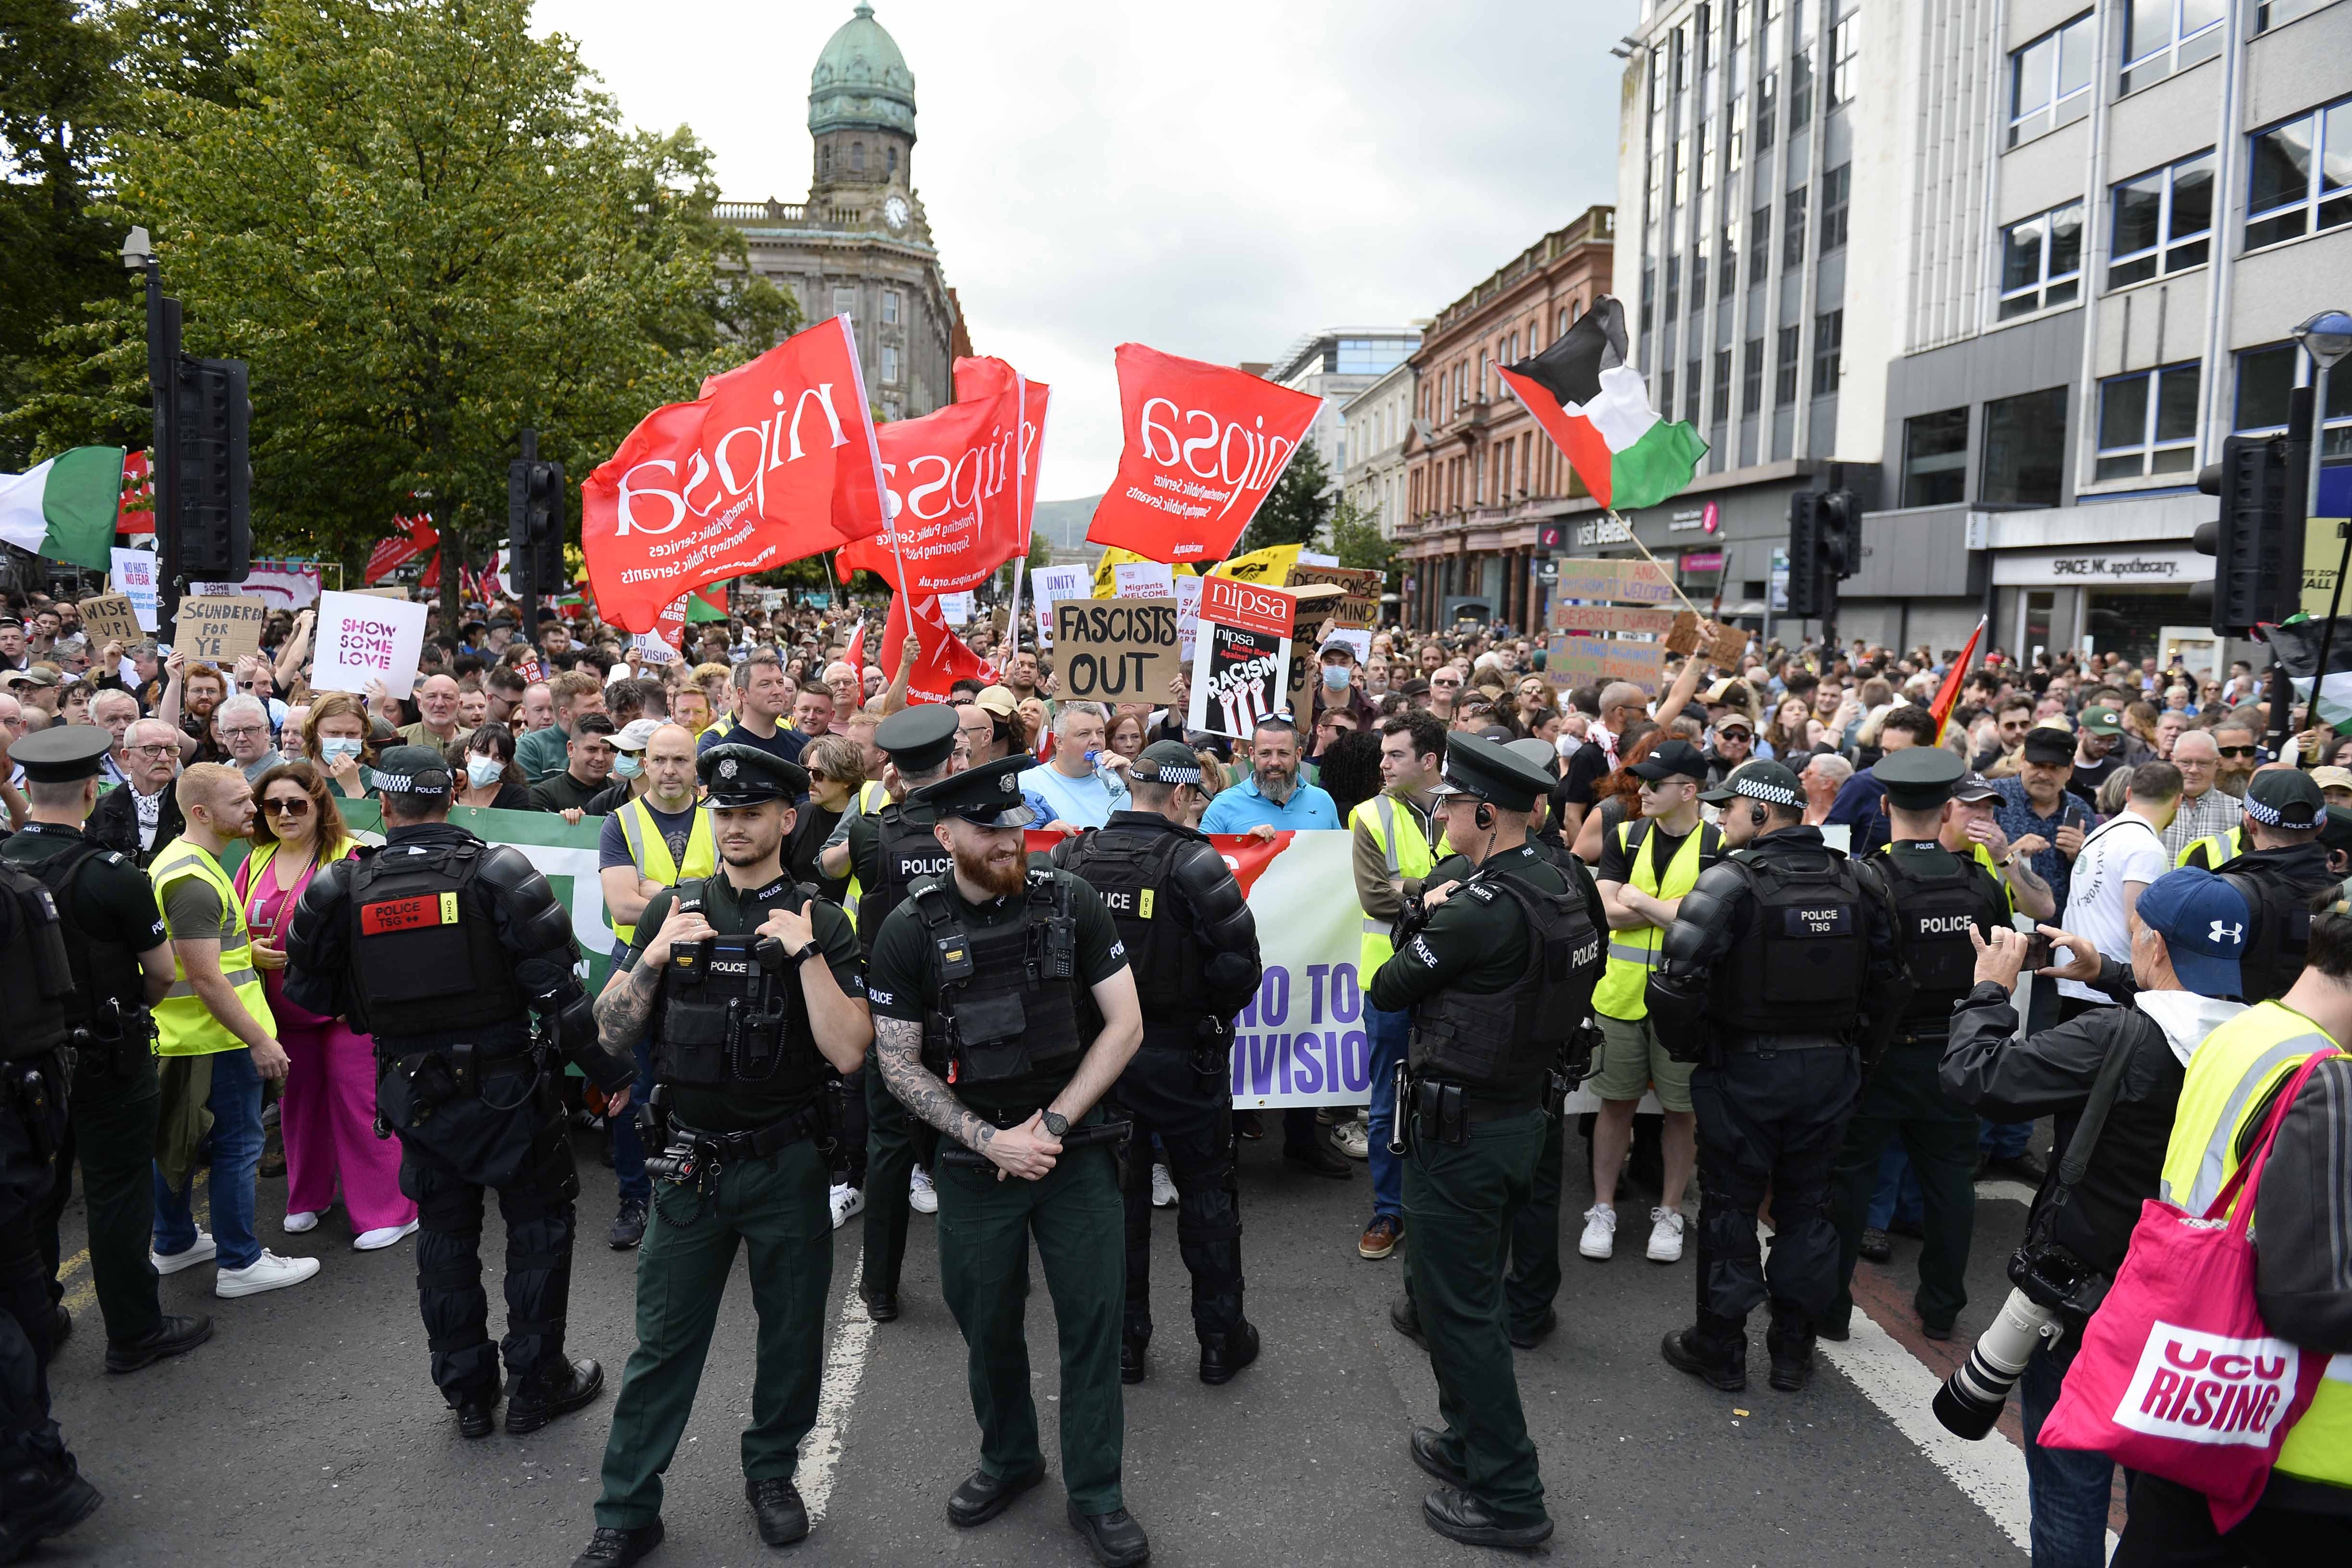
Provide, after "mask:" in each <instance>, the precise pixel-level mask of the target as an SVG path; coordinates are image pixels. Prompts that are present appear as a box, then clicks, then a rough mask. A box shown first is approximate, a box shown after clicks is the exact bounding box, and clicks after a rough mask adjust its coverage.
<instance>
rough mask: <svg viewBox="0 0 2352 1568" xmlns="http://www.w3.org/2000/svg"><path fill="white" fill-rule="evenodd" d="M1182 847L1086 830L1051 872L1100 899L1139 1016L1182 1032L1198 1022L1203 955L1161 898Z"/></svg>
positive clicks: (1180, 914) (1163, 836)
mask: <svg viewBox="0 0 2352 1568" xmlns="http://www.w3.org/2000/svg"><path fill="white" fill-rule="evenodd" d="M1187 842H1189V841H1188V840H1187V839H1186V838H1185V837H1184V835H1183V834H1181V833H1174V832H1169V833H1146V832H1134V831H1122V830H1119V829H1103V828H1091V829H1088V830H1087V831H1086V832H1085V833H1083V834H1081V835H1080V836H1079V837H1078V838H1076V839H1075V840H1064V841H1063V844H1062V846H1061V847H1060V848H1057V849H1056V850H1055V854H1054V863H1055V864H1056V865H1058V866H1060V867H1061V868H1062V869H1063V870H1064V871H1066V872H1070V873H1074V874H1076V875H1077V876H1081V877H1084V878H1085V879H1086V881H1087V883H1088V884H1089V885H1090V886H1092V887H1093V888H1094V890H1095V891H1096V892H1097V893H1098V894H1102V901H1103V905H1104V907H1105V908H1107V909H1108V910H1109V911H1110V916H1111V920H1112V922H1113V923H1114V924H1115V925H1118V935H1119V940H1120V941H1122V942H1124V943H1125V944H1126V945H1127V962H1128V965H1129V967H1130V968H1131V969H1133V970H1134V972H1135V990H1136V995H1137V997H1138V998H1139V999H1140V1000H1141V1002H1142V1003H1143V1016H1144V1017H1145V1018H1147V1019H1150V1020H1151V1021H1152V1022H1154V1023H1160V1022H1163V1021H1167V1022H1176V1023H1182V1024H1187V1025H1189V1024H1191V1023H1192V1022H1193V1021H1194V1020H1195V1019H1200V1018H1202V1017H1205V1016H1206V1015H1205V1014H1204V1013H1202V1010H1201V994H1202V991H1201V987H1202V976H1203V975H1204V974H1205V973H1206V972H1207V970H1208V967H1209V954H1208V952H1207V950H1206V949H1205V948H1203V947H1202V946H1201V943H1200V939H1199V938H1198V937H1197V936H1194V935H1193V932H1192V922H1191V921H1190V920H1187V919H1186V918H1185V917H1184V915H1185V912H1184V910H1183V909H1182V908H1181V907H1180V906H1179V905H1178V904H1175V903H1174V902H1173V901H1171V899H1170V897H1169V894H1168V888H1169V884H1170V883H1171V882H1172V881H1173V880H1174V876H1175V866H1176V856H1177V854H1178V853H1179V852H1181V851H1182V849H1183V848H1184V846H1185V844H1186V843H1187Z"/></svg>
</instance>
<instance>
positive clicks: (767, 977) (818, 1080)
mask: <svg viewBox="0 0 2352 1568" xmlns="http://www.w3.org/2000/svg"><path fill="white" fill-rule="evenodd" d="M815 894H816V890H815V889H814V888H811V887H804V886H795V887H794V888H793V890H792V894H791V896H790V897H789V898H787V899H786V900H785V901H784V902H783V903H782V904H780V905H772V906H769V907H781V908H785V909H790V910H793V912H795V913H799V912H802V911H805V910H806V909H807V908H808V906H809V901H810V900H811V899H812V898H814V896H815ZM708 897H709V882H708V881H707V880H706V879H702V878H697V879H695V880H694V881H691V882H685V883H679V884H678V889H677V907H678V908H680V909H684V910H690V911H692V912H694V913H696V914H699V915H703V916H704V917H705V918H706V919H707V918H709V915H711V913H712V911H711V909H710V908H709V904H708V903H707V900H708ZM752 913H753V919H754V921H755V922H756V920H757V919H759V918H763V917H764V913H765V912H764V910H761V911H758V912H752ZM713 924H714V925H715V924H716V923H715V922H714V923H713ZM808 961H809V962H810V963H813V964H821V963H823V962H824V958H823V957H822V956H813V957H811V958H810V959H809V960H808ZM826 1071H827V1069H826V1064H825V1061H824V1056H823V1055H822V1054H821V1053H820V1052H819V1051H817V1047H816V1034H815V1031H814V1030H813V1029H812V1028H811V1026H810V1023H809V1015H808V999H807V998H806V997H804V996H803V995H802V992H801V982H800V977H799V975H798V974H797V973H796V972H795V971H794V970H793V967H791V966H789V965H787V964H786V963H785V962H784V950H783V946H782V944H780V943H779V942H777V941H776V940H775V938H773V937H772V936H761V935H760V934H759V933H758V932H757V931H743V932H722V933H720V934H719V936H711V937H707V938H705V939H704V940H702V941H700V942H692V943H677V944H675V945H673V946H672V947H671V949H670V957H669V963H668V965H667V967H665V968H664V969H663V970H662V979H661V995H660V999H659V1001H658V1002H657V1004H656V1008H655V1013H654V1073H655V1076H656V1077H658V1078H660V1079H661V1080H662V1081H663V1082H668V1083H680V1084H685V1085H688V1086H689V1087H692V1088H697V1089H738V1088H742V1087H745V1086H748V1085H758V1086H760V1087H761V1088H762V1089H763V1090H765V1091H768V1092H772V1093H776V1094H780V1095H787V1096H793V1095H799V1094H803V1093H808V1094H814V1092H816V1091H817V1090H818V1089H820V1088H822V1087H823V1086H824V1079H825V1073H826Z"/></svg>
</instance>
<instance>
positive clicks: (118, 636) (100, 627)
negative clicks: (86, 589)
mask: <svg viewBox="0 0 2352 1568" xmlns="http://www.w3.org/2000/svg"><path fill="white" fill-rule="evenodd" d="M78 608H79V610H80V611H81V629H82V630H83V631H84V632H87V633H88V634H89V644H90V646H91V647H93V648H103V647H105V646H106V645H107V644H108V643H121V644H122V645H123V646H124V647H126V648H128V647H130V646H131V644H132V643H139V642H142V641H144V640H145V638H146V636H147V632H146V629H145V628H144V627H142V626H141V625H140V624H139V612H138V611H137V610H136V609H134V608H133V607H132V605H131V596H130V595H129V594H127V593H100V594H97V595H94V596H93V597H91V598H89V599H85V600H83V601H81V603H80V605H79V607H78Z"/></svg>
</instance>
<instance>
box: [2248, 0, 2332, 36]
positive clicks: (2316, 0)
mask: <svg viewBox="0 0 2352 1568" xmlns="http://www.w3.org/2000/svg"><path fill="white" fill-rule="evenodd" d="M2333 3H2334V0H2256V4H2255V5H2254V32H2255V34H2256V36H2258V37H2259V36H2260V35H2262V34H2263V33H2267V32H2269V31H2270V30H2271V29H2272V28H2273V27H2284V26H2286V25H2287V24H2288V23H2289V22H2292V21H2294V19H2295V18H2296V17H2297V16H2309V15H2311V13H2313V12H2314V11H2316V10H2318V9H2319V8H2320V7H2321V6H2322V5H2331V4H2333Z"/></svg>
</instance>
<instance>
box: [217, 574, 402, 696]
mask: <svg viewBox="0 0 2352 1568" xmlns="http://www.w3.org/2000/svg"><path fill="white" fill-rule="evenodd" d="M199 602H207V603H208V602H212V601H199ZM426 608H427V607H426V606H425V605H422V604H411V603H407V602H404V601H398V600H391V599H376V598H372V597H370V596H368V595H365V594H359V593H322V594H320V596H319V636H318V662H317V664H316V666H315V668H314V669H313V670H312V672H311V675H310V685H311V686H312V687H313V689H315V690H318V691H322V692H361V693H364V692H365V691H366V690H367V689H368V683H370V682H371V681H382V682H383V685H384V689H385V690H386V691H388V692H390V693H391V694H392V695H394V696H396V697H404V696H406V695H408V694H409V691H410V690H411V688H412V687H413V686H414V685H415V682H416V660H417V657H418V655H419V654H421V653H423V652H424V651H425V613H426Z"/></svg>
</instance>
